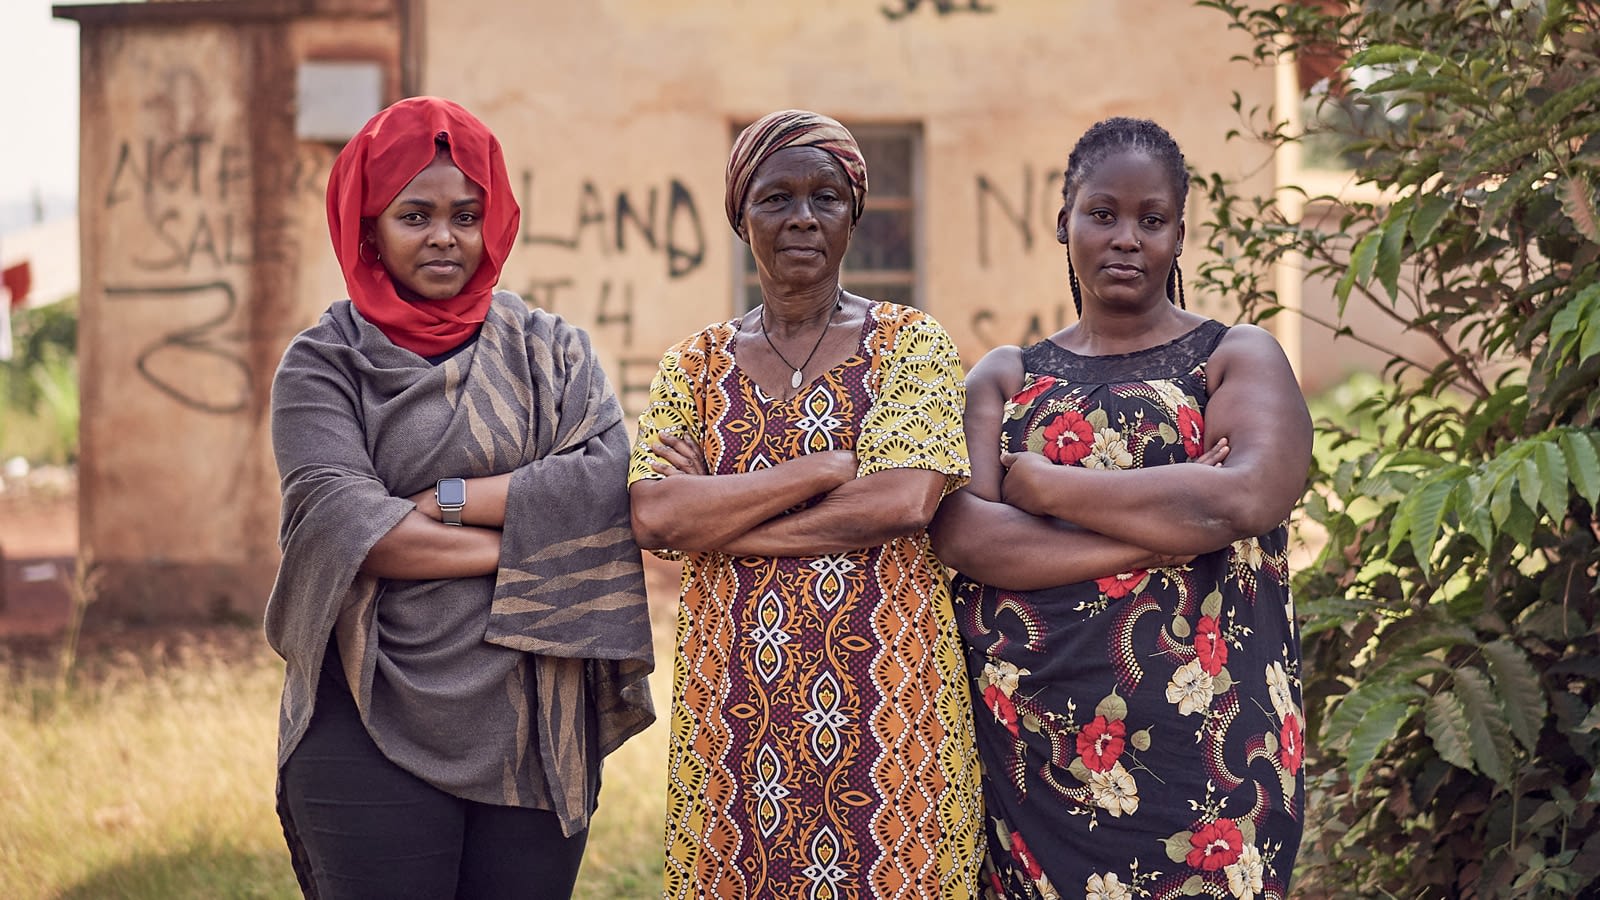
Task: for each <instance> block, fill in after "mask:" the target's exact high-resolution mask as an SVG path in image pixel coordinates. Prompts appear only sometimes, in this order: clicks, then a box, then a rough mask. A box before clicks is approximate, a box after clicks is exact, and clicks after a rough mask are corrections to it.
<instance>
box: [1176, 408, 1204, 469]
mask: <svg viewBox="0 0 1600 900" xmlns="http://www.w3.org/2000/svg"><path fill="white" fill-rule="evenodd" d="M1178 434H1179V435H1180V436H1181V437H1182V438H1183V449H1184V452H1185V453H1188V454H1189V458H1190V459H1194V458H1195V457H1197V456H1199V455H1200V454H1201V453H1203V452H1205V448H1206V440H1205V439H1206V420H1205V419H1203V418H1201V416H1200V411H1199V410H1197V409H1193V408H1191V407H1188V406H1180V407H1178Z"/></svg>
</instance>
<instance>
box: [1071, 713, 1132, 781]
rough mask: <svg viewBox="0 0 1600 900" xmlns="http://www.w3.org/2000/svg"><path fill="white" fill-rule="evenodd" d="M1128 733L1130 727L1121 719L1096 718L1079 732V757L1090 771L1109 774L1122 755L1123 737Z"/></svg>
mask: <svg viewBox="0 0 1600 900" xmlns="http://www.w3.org/2000/svg"><path fill="white" fill-rule="evenodd" d="M1127 733H1128V726H1127V725H1126V724H1125V723H1124V722H1123V721H1122V720H1121V719H1112V720H1110V721H1107V720H1106V717H1105V716H1095V717H1094V721H1093V722H1090V723H1089V724H1087V725H1085V726H1083V730H1082V731H1080V732H1078V756H1080V757H1082V758H1083V764H1084V765H1086V766H1088V767H1089V769H1090V771H1094V772H1108V771H1110V770H1111V767H1112V766H1114V765H1116V764H1117V757H1119V756H1121V755H1122V748H1123V743H1124V742H1123V739H1122V736H1123V735H1125V734H1127Z"/></svg>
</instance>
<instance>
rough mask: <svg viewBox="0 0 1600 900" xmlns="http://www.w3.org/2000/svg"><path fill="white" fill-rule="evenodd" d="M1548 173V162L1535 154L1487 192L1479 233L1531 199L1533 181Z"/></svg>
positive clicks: (1484, 231) (1485, 231)
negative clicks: (1519, 204) (1497, 185)
mask: <svg viewBox="0 0 1600 900" xmlns="http://www.w3.org/2000/svg"><path fill="white" fill-rule="evenodd" d="M1548 174H1550V163H1549V162H1548V161H1546V160H1545V159H1544V158H1543V157H1542V156H1535V157H1534V158H1533V159H1532V160H1530V161H1529V162H1528V163H1527V164H1526V165H1524V166H1523V167H1522V168H1520V169H1518V170H1517V171H1515V172H1513V173H1511V174H1510V175H1509V176H1507V177H1506V180H1505V181H1502V182H1500V186H1499V187H1496V188H1495V189H1494V190H1493V191H1491V192H1489V196H1488V197H1487V198H1485V200H1484V201H1483V218H1482V219H1481V220H1480V221H1479V222H1478V230H1479V232H1480V233H1483V234H1485V235H1486V234H1487V232H1488V231H1490V230H1491V229H1492V228H1493V227H1494V226H1496V225H1498V224H1499V223H1500V221H1501V220H1502V219H1504V218H1505V217H1506V216H1508V215H1510V213H1511V210H1512V209H1513V208H1514V207H1515V206H1516V205H1517V204H1518V203H1524V202H1526V201H1528V200H1529V199H1531V195H1530V189H1531V188H1532V187H1533V183H1534V182H1535V181H1538V180H1539V179H1540V178H1543V177H1544V176H1546V175H1548Z"/></svg>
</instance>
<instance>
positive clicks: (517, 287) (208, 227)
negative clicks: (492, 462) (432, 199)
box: [74, 0, 1273, 618]
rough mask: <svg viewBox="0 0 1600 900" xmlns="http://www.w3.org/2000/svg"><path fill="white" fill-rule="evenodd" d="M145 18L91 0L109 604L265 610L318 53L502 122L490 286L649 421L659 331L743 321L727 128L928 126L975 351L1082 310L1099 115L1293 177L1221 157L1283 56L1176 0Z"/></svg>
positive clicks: (178, 7) (318, 167)
mask: <svg viewBox="0 0 1600 900" xmlns="http://www.w3.org/2000/svg"><path fill="white" fill-rule="evenodd" d="M139 6H140V5H139V4H130V5H126V6H124V7H123V8H121V9H115V8H110V7H102V8H101V9H102V10H103V12H102V13H99V14H93V15H92V14H88V13H85V14H83V15H81V16H74V17H75V18H79V21H80V23H81V24H82V27H83V49H84V52H83V57H82V58H83V81H82V84H83V88H82V89H83V106H82V121H83V132H82V134H83V138H82V160H83V162H82V166H83V170H82V182H81V190H80V197H81V200H80V206H81V209H80V215H81V219H82V233H83V275H84V277H83V298H82V302H83V307H82V309H83V325H82V348H81V349H82V355H81V362H82V372H83V389H82V397H83V432H82V464H81V471H80V490H81V496H82V523H81V534H82V542H83V547H84V552H85V554H86V555H87V556H88V557H89V558H90V559H91V560H92V561H93V562H95V563H97V564H99V565H100V567H101V569H102V572H103V578H104V579H105V581H103V583H102V584H103V587H105V590H104V591H103V595H104V596H105V597H107V598H116V599H115V600H114V601H112V605H111V606H107V607H105V608H103V609H102V612H101V613H99V615H104V616H107V617H118V618H139V617H154V618H161V617H174V616H194V615H218V616H234V615H237V616H250V617H253V616H256V615H258V614H259V613H260V610H261V608H262V606H263V604H264V602H265V598H266V595H267V591H268V588H269V587H270V584H271V577H272V572H273V569H274V567H275V564H276V549H275V546H276V545H275V541H276V534H277V512H278V508H277V504H278V493H277V476H276V472H275V469H274V467H273V464H272V460H271V455H270V446H269V437H268V430H267V425H268V422H267V402H268V390H269V388H270V381H271V377H272V373H273V370H274V368H275V365H276V362H277V359H278V356H279V355H280V354H281V352H282V349H283V347H284V345H285V344H286V343H287V342H288V340H289V338H290V337H291V336H292V335H293V334H294V333H295V332H297V331H299V330H300V329H301V328H304V327H306V326H307V325H309V324H311V323H312V322H313V321H314V320H315V318H316V316H317V314H318V313H319V312H320V311H321V310H322V309H324V308H325V307H326V306H327V304H328V303H329V302H331V301H333V300H335V299H338V298H341V297H343V296H344V291H343V285H342V281H341V278H340V275H339V271H338V269H337V267H336V265H335V264H334V261H333V257H332V253H331V250H330V249H329V247H328V240H327V231H326V224H325V218H324V213H323V206H322V190H323V188H324V186H325V183H326V174H327V169H328V166H329V164H330V163H331V161H332V158H333V155H334V154H335V153H336V151H337V147H336V146H332V145H329V144H324V143H316V142H309V141H299V140H296V139H295V138H294V110H295V102H296V98H295V96H294V89H295V88H294V85H295V79H294V75H295V71H296V66H297V64H298V63H299V62H300V61H301V60H304V59H330V58H332V59H342V58H363V59H373V60H378V61H380V62H381V63H382V65H383V66H384V71H385V73H386V74H385V81H386V94H387V95H388V97H387V99H389V100H393V99H397V98H398V97H400V96H402V95H403V94H404V93H405V92H407V91H408V90H414V91H415V92H417V93H430V94H439V95H443V96H448V97H452V98H454V99H456V100H459V101H460V102H462V103H463V104H464V105H466V106H467V107H468V108H469V109H472V110H473V111H474V112H476V113H477V114H478V115H479V116H480V117H482V118H483V119H484V120H485V121H486V122H487V123H489V125H490V126H491V127H492V128H493V129H494V130H495V131H496V133H497V134H498V135H499V137H500V139H501V141H502V143H503V144H504V146H505V149H506V155H507V159H508V162H509V164H510V167H511V170H512V181H513V183H514V184H515V185H517V187H518V190H519V201H520V203H521V205H522V210H523V234H522V239H521V240H520V242H519V244H518V247H517V249H516V250H515V251H514V253H513V255H512V258H511V260H510V263H509V264H508V265H507V267H506V270H505V275H504V277H503V280H502V287H505V288H507V289H510V290H514V291H517V292H518V293H520V294H522V295H523V297H524V299H526V300H528V301H529V302H530V303H534V304H537V305H540V306H544V307H546V308H550V309H553V310H554V311H556V312H558V313H561V314H563V315H565V316H567V317H568V318H570V319H572V320H574V321H576V322H577V323H579V324H580V325H583V326H584V327H586V328H588V329H589V330H590V331H591V333H592V334H593V335H594V338H595V344H596V347H597V350H598V352H599V353H600V355H601V357H602V362H603V363H604V364H605V366H606V368H607V370H608V371H609V372H610V373H611V376H612V380H613V382H614V383H616V385H617V386H618V388H619V390H620V391H621V392H622V394H623V397H624V403H625V406H627V407H628V409H629V411H630V413H631V412H636V411H637V410H638V409H639V408H640V406H641V404H642V401H643V398H644V394H645V390H646V389H647V388H648V384H649V380H650V376H651V374H652V373H653V372H654V369H655V364H656V361H657V360H658V359H659V357H660V354H661V352H662V350H664V349H665V348H666V347H667V346H669V345H670V344H671V343H673V342H674V341H676V340H677V339H679V338H680V337H682V336H684V335H686V334H688V333H690V332H692V331H694V330H696V329H698V328H700V327H701V326H703V325H704V324H706V323H707V322H710V321H716V320H722V319H726V318H729V317H731V316H733V315H735V314H736V313H737V311H738V305H737V304H738V302H739V301H738V300H737V299H736V296H737V295H736V291H735V287H734V285H735V277H736V275H735V273H736V271H737V267H738V265H739V263H738V260H739V257H738V256H737V254H739V253H742V252H744V248H743V245H742V244H738V243H737V241H736V239H735V238H734V237H733V234H732V232H731V230H730V229H729V228H728V227H727V224H726V220H725V218H724V215H723V211H722V206H723V168H724V166H725V163H726V159H727V154H728V148H729V145H730V143H731V139H732V135H733V129H734V127H735V125H736V123H742V122H748V121H750V120H752V119H754V118H756V117H758V116H760V115H762V114H764V113H766V112H769V111H771V110H774V109H779V108H784V107H790V106H799V107H807V108H812V109H816V110H818V111H821V112H825V113H827V114H829V115H832V116H834V117H836V118H839V119H841V120H843V121H845V122H846V123H848V124H851V125H872V124H884V125H897V126H914V127H915V128H916V129H917V130H918V131H919V133H920V141H921V157H920V165H919V167H918V174H919V177H918V180H917V183H916V185H915V189H914V199H915V204H916V207H917V210H918V214H917V218H918V222H919V225H918V231H917V235H916V239H915V248H916V255H917V266H918V271H919V279H920V284H921V292H920V299H921V302H922V305H923V306H924V307H925V308H927V309H928V310H929V311H930V312H932V313H933V314H934V315H935V316H936V317H937V318H938V319H939V320H940V321H942V322H943V323H944V324H945V325H946V327H947V328H948V329H949V330H950V332H951V333H952V335H953V336H954V337H955V339H956V341H957V343H958V345H959V346H960V347H961V349H962V353H963V356H964V357H965V358H966V360H967V361H968V363H969V364H970V363H972V362H975V361H976V360H977V359H978V358H979V357H980V356H981V355H982V354H983V353H984V352H985V351H986V350H988V349H989V348H991V347H993V346H996V345H998V344H1002V343H1016V342H1020V341H1026V340H1033V339H1037V338H1039V337H1042V336H1044V335H1046V334H1049V333H1051V332H1052V331H1054V330H1056V329H1057V328H1059V327H1062V326H1064V325H1065V324H1068V323H1069V322H1070V321H1071V319H1072V312H1071V298H1070V294H1069V292H1068V290H1067V287H1066V272H1065V260H1064V254H1063V251H1062V249H1061V248H1060V246H1059V245H1058V244H1057V243H1056V242H1055V239H1054V236H1055V216H1056V212H1057V209H1058V207H1059V205H1060V171H1061V169H1062V168H1063V167H1064V166H1065V161H1066V155H1067V152H1068V150H1069V149H1070V148H1071V145H1072V143H1073V142H1074V140H1075V139H1076V138H1077V136H1078V135H1079V134H1080V133H1081V132H1082V131H1083V130H1084V129H1085V128H1086V127H1088V126H1089V125H1090V124H1092V123H1093V122H1094V121H1096V120H1098V119H1100V118H1102V117H1105V116H1108V115H1114V114H1130V115H1142V116H1149V117H1152V118H1154V119H1156V120H1157V121H1159V122H1161V123H1162V124H1163V125H1165V126H1166V127H1167V128H1168V129H1169V130H1171V131H1172V132H1173V133H1174V134H1175V135H1176V136H1177V138H1178V140H1179V141H1180V143H1181V144H1182V145H1183V146H1184V149H1185V151H1186V153H1187V155H1188V158H1189V160H1190V161H1191V163H1192V164H1194V165H1195V166H1197V167H1198V168H1200V169H1202V170H1206V171H1210V170H1219V171H1222V172H1224V173H1228V174H1232V175H1246V174H1247V173H1253V174H1248V178H1247V184H1249V185H1250V186H1251V187H1253V188H1254V189H1256V190H1259V191H1262V192H1266V191H1270V190H1271V188H1272V184H1271V173H1272V167H1271V165H1270V164H1268V162H1269V161H1268V160H1267V159H1266V158H1265V157H1264V156H1262V157H1259V158H1249V157H1248V156H1247V155H1242V151H1241V150H1240V149H1239V148H1238V147H1237V146H1225V145H1224V134H1225V132H1226V131H1227V130H1228V129H1229V128H1230V127H1232V126H1233V125H1234V124H1235V114H1234V113H1233V112H1232V109H1231V107H1230V101H1231V99H1232V97H1233V95H1234V93H1235V92H1237V93H1238V94H1239V95H1240V96H1241V98H1242V101H1243V104H1244V106H1245V107H1246V108H1249V107H1251V106H1255V105H1261V106H1266V105H1268V104H1269V103H1270V102H1271V99H1272V90H1273V83H1272V75H1271V73H1270V72H1267V71H1265V70H1258V69H1251V68H1250V67H1248V66H1245V65H1242V64H1237V63H1230V62H1229V59H1230V57H1232V56H1233V55H1234V54H1235V53H1237V52H1241V51H1243V50H1244V49H1245V47H1244V44H1243V42H1242V41H1241V40H1240V39H1239V38H1237V37H1236V36H1234V35H1232V34H1230V33H1229V32H1228V31H1227V30H1226V28H1225V20H1224V18H1223V17H1222V16H1220V15H1217V14H1215V13H1212V12H1209V11H1207V10H1201V9H1196V8H1193V7H1192V6H1191V5H1189V4H1186V3H1183V4H1180V3H1175V2H1172V0H1124V2H1119V3H1115V4H1113V3H1103V2H1099V0H812V2H809V3H805V4H775V3H756V2H748V0H744V2H741V0H723V2H717V3H711V2H701V0H594V2H588V3H556V2H553V0H550V2H538V3H529V2H524V0H481V2H479V3H476V4H474V5H473V6H472V10H471V12H470V13H467V12H464V10H463V6H462V5H461V4H458V3H455V2H451V0H315V2H301V0H295V2H287V0H262V2H258V3H253V4H250V3H238V2H221V3H200V2H190V3H181V4H146V5H144V6H145V8H144V9H142V10H141V9H137V8H136V7H139ZM156 6H160V7H165V9H159V10H153V9H152V7H156ZM129 7H135V8H134V9H130V8H129ZM224 13H226V14H224ZM867 165H868V170H869V174H870V172H871V171H872V169H873V160H872V159H870V158H869V159H868V160H867ZM1195 202H1197V201H1196V200H1194V199H1192V200H1191V209H1190V212H1189V219H1190V221H1191V222H1194V221H1199V219H1200V216H1199V214H1198V212H1197V211H1196V210H1195V209H1194V203H1195ZM867 203H868V207H869V209H871V208H872V203H873V195H872V194H871V193H870V192H869V195H868V201H867ZM1202 243H1203V241H1202V240H1201V236H1200V235H1198V234H1195V235H1192V236H1191V237H1190V240H1189V243H1188V246H1189V248H1190V252H1189V253H1188V254H1187V255H1186V256H1185V257H1184V259H1185V260H1186V262H1188V263H1189V265H1190V266H1192V265H1193V264H1194V263H1193V260H1194V259H1195V258H1196V256H1197V255H1198V252H1199V250H1200V246H1201V244H1202ZM847 284H848V282H847ZM1206 311H1210V312H1213V313H1214V314H1216V315H1218V316H1220V317H1223V318H1226V319H1230V320H1231V319H1232V318H1233V311H1232V310H1231V309H1229V308H1227V307H1226V305H1219V306H1216V307H1209V308H1206Z"/></svg>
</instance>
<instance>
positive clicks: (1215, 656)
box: [1194, 616, 1228, 677]
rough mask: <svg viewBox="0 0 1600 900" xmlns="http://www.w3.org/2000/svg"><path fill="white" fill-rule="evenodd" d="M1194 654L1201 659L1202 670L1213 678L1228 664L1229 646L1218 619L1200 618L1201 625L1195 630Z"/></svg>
mask: <svg viewBox="0 0 1600 900" xmlns="http://www.w3.org/2000/svg"><path fill="white" fill-rule="evenodd" d="M1194 653H1195V656H1197V657H1199V659H1200V668H1201V669H1204V670H1205V673H1206V674H1207V675H1210V676H1212V677H1216V674H1217V673H1218V672H1221V671H1222V667H1223V666H1225V665H1227V664H1228V645H1227V643H1226V642H1224V641H1223V640H1222V632H1221V631H1219V630H1218V628H1217V620H1216V619H1213V618H1211V617H1210V616H1201V617H1200V624H1199V625H1197V626H1195V629H1194Z"/></svg>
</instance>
